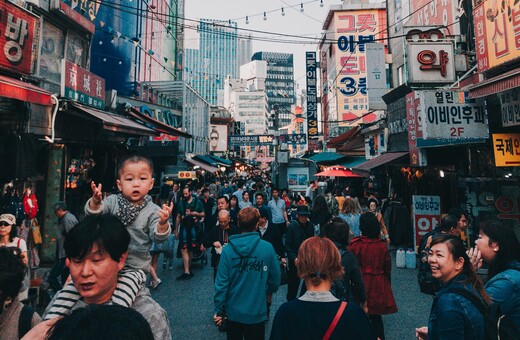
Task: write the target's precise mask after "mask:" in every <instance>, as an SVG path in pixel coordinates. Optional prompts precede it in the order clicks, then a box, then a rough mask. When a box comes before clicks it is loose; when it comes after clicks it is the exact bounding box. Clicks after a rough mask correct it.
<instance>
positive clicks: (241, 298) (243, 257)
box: [214, 231, 280, 324]
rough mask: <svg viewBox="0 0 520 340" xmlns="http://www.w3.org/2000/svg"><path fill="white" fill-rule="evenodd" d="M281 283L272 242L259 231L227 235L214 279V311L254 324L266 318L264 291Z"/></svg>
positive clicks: (274, 288)
mask: <svg viewBox="0 0 520 340" xmlns="http://www.w3.org/2000/svg"><path fill="white" fill-rule="evenodd" d="M279 285H280V262H279V261H278V257H277V256H276V253H275V251H274V249H273V246H272V245H271V244H270V243H269V242H266V241H263V240H261V239H260V236H259V235H258V232H256V231H255V232H250V233H243V234H240V235H233V236H230V237H229V244H228V245H227V246H225V247H224V249H223V250H222V255H221V256H220V263H219V266H218V271H217V277H216V279H215V297H214V302H215V314H220V313H222V312H223V311H224V310H225V311H226V315H227V318H228V319H229V320H231V321H235V322H240V323H244V324H255V323H260V322H263V321H266V320H267V307H266V293H267V292H270V293H274V292H276V291H277V290H278V287H279Z"/></svg>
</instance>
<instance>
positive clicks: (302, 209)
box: [296, 205, 311, 216]
mask: <svg viewBox="0 0 520 340" xmlns="http://www.w3.org/2000/svg"><path fill="white" fill-rule="evenodd" d="M296 214H297V215H300V216H310V215H311V212H310V211H309V207H307V206H306V205H299V206H297V207H296Z"/></svg>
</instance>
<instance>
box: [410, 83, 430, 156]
mask: <svg viewBox="0 0 520 340" xmlns="http://www.w3.org/2000/svg"><path fill="white" fill-rule="evenodd" d="M420 107H421V104H420V100H419V98H418V96H417V95H416V93H415V92H410V93H408V94H407V95H406V122H407V130H408V150H409V152H410V165H414V166H427V165H428V160H427V159H426V152H425V151H424V150H423V149H419V147H418V145H417V140H418V139H419V138H422V124H421V120H420V119H419V117H420V110H421V108H420Z"/></svg>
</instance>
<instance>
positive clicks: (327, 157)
mask: <svg viewBox="0 0 520 340" xmlns="http://www.w3.org/2000/svg"><path fill="white" fill-rule="evenodd" d="M345 157H347V156H345V155H342V154H339V153H336V152H320V153H316V154H314V155H312V156H310V157H307V159H310V160H311V161H314V162H315V163H325V162H336V161H337V160H339V159H341V158H345Z"/></svg>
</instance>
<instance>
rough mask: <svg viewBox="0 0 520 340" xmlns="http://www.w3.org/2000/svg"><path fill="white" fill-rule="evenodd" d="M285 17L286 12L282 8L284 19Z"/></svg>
mask: <svg viewBox="0 0 520 340" xmlns="http://www.w3.org/2000/svg"><path fill="white" fill-rule="evenodd" d="M284 16H285V11H284V10H283V7H282V17H284Z"/></svg>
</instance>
